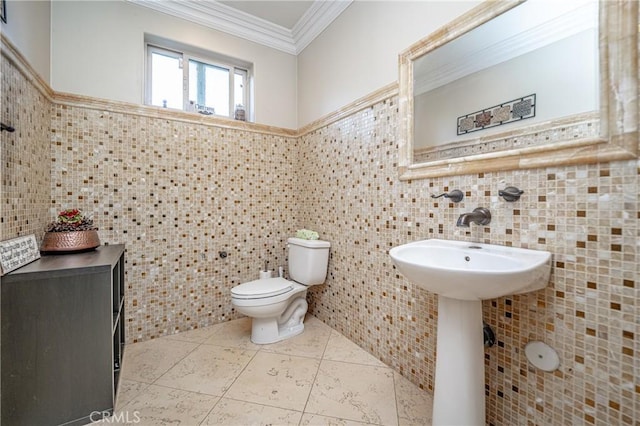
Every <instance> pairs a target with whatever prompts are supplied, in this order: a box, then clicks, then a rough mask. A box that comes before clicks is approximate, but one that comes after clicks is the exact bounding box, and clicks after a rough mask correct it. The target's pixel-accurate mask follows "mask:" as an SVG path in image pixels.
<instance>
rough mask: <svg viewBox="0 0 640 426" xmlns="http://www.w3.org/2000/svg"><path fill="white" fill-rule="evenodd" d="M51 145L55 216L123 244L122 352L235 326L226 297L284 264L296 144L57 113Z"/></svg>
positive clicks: (135, 119)
mask: <svg viewBox="0 0 640 426" xmlns="http://www.w3.org/2000/svg"><path fill="white" fill-rule="evenodd" d="M52 134H53V135H52V161H53V163H52V178H51V180H52V182H51V184H52V209H51V212H52V214H54V212H55V211H57V210H59V209H62V208H65V207H78V208H80V209H82V210H84V211H86V212H91V213H92V214H93V218H94V221H95V223H96V225H97V226H98V227H99V234H100V238H101V239H102V241H103V242H107V243H124V244H126V247H127V252H126V260H127V266H126V270H127V278H126V279H127V292H126V309H127V310H126V312H127V333H128V337H127V340H128V341H138V340H146V339H149V338H154V337H158V336H161V335H165V334H173V333H176V332H178V331H183V330H187V329H190V328H193V327H202V326H205V325H209V324H215V323H219V322H223V321H227V320H230V319H233V318H236V317H237V314H236V313H235V311H233V310H232V306H231V298H230V290H231V288H232V287H233V286H235V285H238V284H240V283H242V282H245V281H250V280H252V279H257V278H258V271H259V269H260V266H261V265H262V264H263V263H262V261H263V259H267V260H268V261H269V265H270V266H271V267H275V268H276V269H277V265H280V264H284V247H285V240H286V237H287V236H290V235H293V232H295V227H296V225H297V223H296V216H295V213H296V210H295V205H296V202H295V198H296V197H295V196H294V190H293V183H292V182H294V181H295V175H294V173H295V166H294V164H295V160H296V159H295V154H294V153H295V152H296V151H297V143H296V140H295V138H284V137H277V136H269V135H264V134H259V133H251V132H245V131H237V130H225V129H221V128H217V127H212V126H205V125H195V124H190V123H184V122H180V121H173V120H166V119H156V118H149V117H144V116H137V115H129V114H122V113H114V112H109V111H101V110H92V109H87V108H80V107H70V106H64V105H55V106H54V110H53V119H52ZM220 251H225V252H227V253H228V257H226V258H225V259H222V258H220V256H219V252H220Z"/></svg>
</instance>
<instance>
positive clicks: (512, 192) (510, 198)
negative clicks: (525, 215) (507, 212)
mask: <svg viewBox="0 0 640 426" xmlns="http://www.w3.org/2000/svg"><path fill="white" fill-rule="evenodd" d="M522 194H524V191H522V190H521V189H518V188H516V187H515V186H507V187H506V188H505V189H501V190H500V191H498V195H499V196H501V197H502V198H504V200H505V201H507V202H510V203H512V202H514V201H518V200H519V199H520V195H522Z"/></svg>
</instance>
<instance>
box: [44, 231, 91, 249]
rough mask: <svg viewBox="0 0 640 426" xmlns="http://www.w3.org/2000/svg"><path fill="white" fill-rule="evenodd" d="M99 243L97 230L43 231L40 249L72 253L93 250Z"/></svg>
mask: <svg viewBox="0 0 640 426" xmlns="http://www.w3.org/2000/svg"><path fill="white" fill-rule="evenodd" d="M99 245H100V238H99V237H98V231H96V230H95V229H94V230H91V231H68V232H45V234H44V238H43V239H42V245H41V246H40V251H41V252H44V253H54V252H55V253H74V252H79V251H88V250H93V249H95V248H96V247H98V246H99Z"/></svg>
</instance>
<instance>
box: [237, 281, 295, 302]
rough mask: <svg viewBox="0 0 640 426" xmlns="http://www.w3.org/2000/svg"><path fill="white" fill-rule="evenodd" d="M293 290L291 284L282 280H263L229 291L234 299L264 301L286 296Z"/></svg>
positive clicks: (250, 282) (238, 286)
mask: <svg viewBox="0 0 640 426" xmlns="http://www.w3.org/2000/svg"><path fill="white" fill-rule="evenodd" d="M292 290H293V283H292V282H291V281H289V280H285V279H284V278H279V277H278V278H265V279H261V280H254V281H249V282H246V283H244V284H240V285H237V286H235V287H233V288H232V289H231V297H232V298H234V299H243V300H251V299H265V298H269V297H276V296H280V295H283V294H287V293H289V292H291V291H292Z"/></svg>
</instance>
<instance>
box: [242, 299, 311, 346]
mask: <svg viewBox="0 0 640 426" xmlns="http://www.w3.org/2000/svg"><path fill="white" fill-rule="evenodd" d="M306 295H307V292H306V291H304V292H303V293H302V294H301V295H300V296H299V297H297V298H295V299H293V300H292V301H291V302H290V303H289V305H288V306H287V309H285V311H284V312H283V313H282V315H280V316H278V317H275V318H274V317H267V318H256V317H252V318H251V341H252V342H253V343H256V344H258V345H266V344H269V343H276V342H279V341H281V340H285V339H288V338H290V337H293V336H297V335H298V334H300V333H302V332H303V331H304V317H305V315H306V313H307V309H308V307H309V305H308V304H307V300H306Z"/></svg>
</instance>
